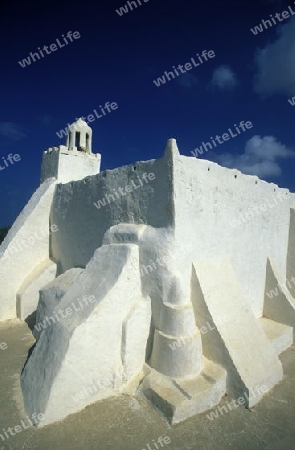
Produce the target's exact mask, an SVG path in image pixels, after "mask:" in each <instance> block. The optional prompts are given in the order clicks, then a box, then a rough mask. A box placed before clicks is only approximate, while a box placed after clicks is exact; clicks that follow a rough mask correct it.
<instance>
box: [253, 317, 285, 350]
mask: <svg viewBox="0 0 295 450" xmlns="http://www.w3.org/2000/svg"><path fill="white" fill-rule="evenodd" d="M258 322H259V323H260V325H261V327H262V329H263V331H264V332H265V334H266V337H267V338H268V340H269V341H270V343H271V345H272V347H273V349H274V351H275V352H276V354H277V355H280V354H281V353H282V352H284V351H285V350H286V349H287V348H288V347H290V345H292V344H293V328H292V327H290V326H289V325H284V324H282V323H279V322H275V321H274V320H271V319H267V318H266V317H261V318H260V319H258Z"/></svg>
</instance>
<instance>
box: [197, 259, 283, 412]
mask: <svg viewBox="0 0 295 450" xmlns="http://www.w3.org/2000/svg"><path fill="white" fill-rule="evenodd" d="M213 273H214V277H212V276H211V274H213ZM192 286H193V305H194V308H195V315H196V319H197V324H198V327H199V329H201V328H202V326H204V325H205V324H206V322H210V323H213V324H214V325H215V330H211V331H210V332H209V333H206V334H202V345H203V349H204V355H205V356H206V357H207V358H209V359H212V360H213V361H215V362H216V363H219V364H220V365H222V366H223V367H224V368H225V369H226V370H227V372H228V378H227V392H228V393H229V394H230V395H231V396H232V397H233V398H236V399H237V398H239V397H242V396H244V397H245V395H244V394H245V392H246V394H247V392H250V391H251V389H252V390H253V391H254V392H255V390H256V389H257V386H265V387H266V388H267V390H270V389H271V388H272V387H273V386H274V385H275V384H276V383H278V382H279V381H280V380H281V379H282V377H283V369H282V365H281V362H280V360H279V359H278V357H277V355H276V353H275V351H274V349H273V347H272V346H271V344H270V342H269V340H268V339H267V337H266V335H265V333H264V331H263V329H262V328H261V326H260V324H259V322H258V320H257V319H256V317H255V315H254V313H253V311H252V310H251V308H250V306H249V304H248V303H247V302H246V301H245V299H244V297H243V293H242V291H241V289H240V286H239V283H238V280H237V277H236V275H235V272H234V270H233V268H232V265H231V263H230V261H228V260H219V259H212V260H206V261H203V260H200V261H194V272H193V283H192ZM224 313H226V314H227V315H228V317H229V320H228V321H227V322H226V323H225V322H221V321H218V320H216V319H218V317H220V316H221V315H222V314H224ZM262 393H263V392H262V391H261V394H262ZM260 398H261V395H256V396H255V397H253V398H251V399H250V400H249V402H248V399H247V398H245V400H246V403H248V406H249V407H252V406H253V405H254V404H255V403H257V402H258V401H259V400H260Z"/></svg>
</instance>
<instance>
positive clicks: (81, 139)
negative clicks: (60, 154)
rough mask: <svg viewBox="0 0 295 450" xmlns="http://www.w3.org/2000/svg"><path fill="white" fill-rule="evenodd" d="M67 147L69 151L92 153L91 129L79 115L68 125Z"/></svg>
mask: <svg viewBox="0 0 295 450" xmlns="http://www.w3.org/2000/svg"><path fill="white" fill-rule="evenodd" d="M67 148H68V150H69V151H78V152H84V153H89V154H90V153H92V129H91V128H90V127H89V126H88V125H87V123H86V122H85V121H84V120H83V119H81V117H80V118H79V119H78V120H77V121H76V122H74V123H72V125H69V126H68V138H67Z"/></svg>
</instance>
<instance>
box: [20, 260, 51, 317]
mask: <svg viewBox="0 0 295 450" xmlns="http://www.w3.org/2000/svg"><path fill="white" fill-rule="evenodd" d="M56 272H57V267H56V264H55V262H53V261H51V260H50V259H47V260H46V261H44V262H42V263H41V264H39V266H37V268H36V269H35V270H34V271H33V272H32V273H31V274H30V275H29V276H28V277H27V278H26V279H25V280H24V282H23V284H22V286H21V287H20V289H19V291H18V293H17V317H18V318H20V319H23V320H25V319H26V318H27V317H28V316H30V315H31V314H32V313H34V312H35V311H36V309H37V306H38V302H39V291H40V289H41V288H42V287H43V286H45V285H46V284H47V283H49V282H50V281H52V280H54V279H55V277H56Z"/></svg>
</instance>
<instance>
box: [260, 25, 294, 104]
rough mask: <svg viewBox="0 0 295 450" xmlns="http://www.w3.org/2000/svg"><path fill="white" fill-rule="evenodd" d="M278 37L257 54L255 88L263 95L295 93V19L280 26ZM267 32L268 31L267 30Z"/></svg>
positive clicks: (278, 27)
mask: <svg viewBox="0 0 295 450" xmlns="http://www.w3.org/2000/svg"><path fill="white" fill-rule="evenodd" d="M274 26H275V25H274ZM277 30H278V37H277V39H276V40H275V41H274V42H273V43H271V44H269V45H267V46H266V47H265V48H263V49H258V51H257V53H256V55H255V64H256V68H257V72H256V74H255V77H254V90H255V91H256V92H257V93H259V94H263V95H271V94H287V95H292V96H294V95H295V58H294V54H295V19H291V20H289V22H288V23H287V24H285V25H282V26H278V25H277ZM265 32H266V31H265Z"/></svg>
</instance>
